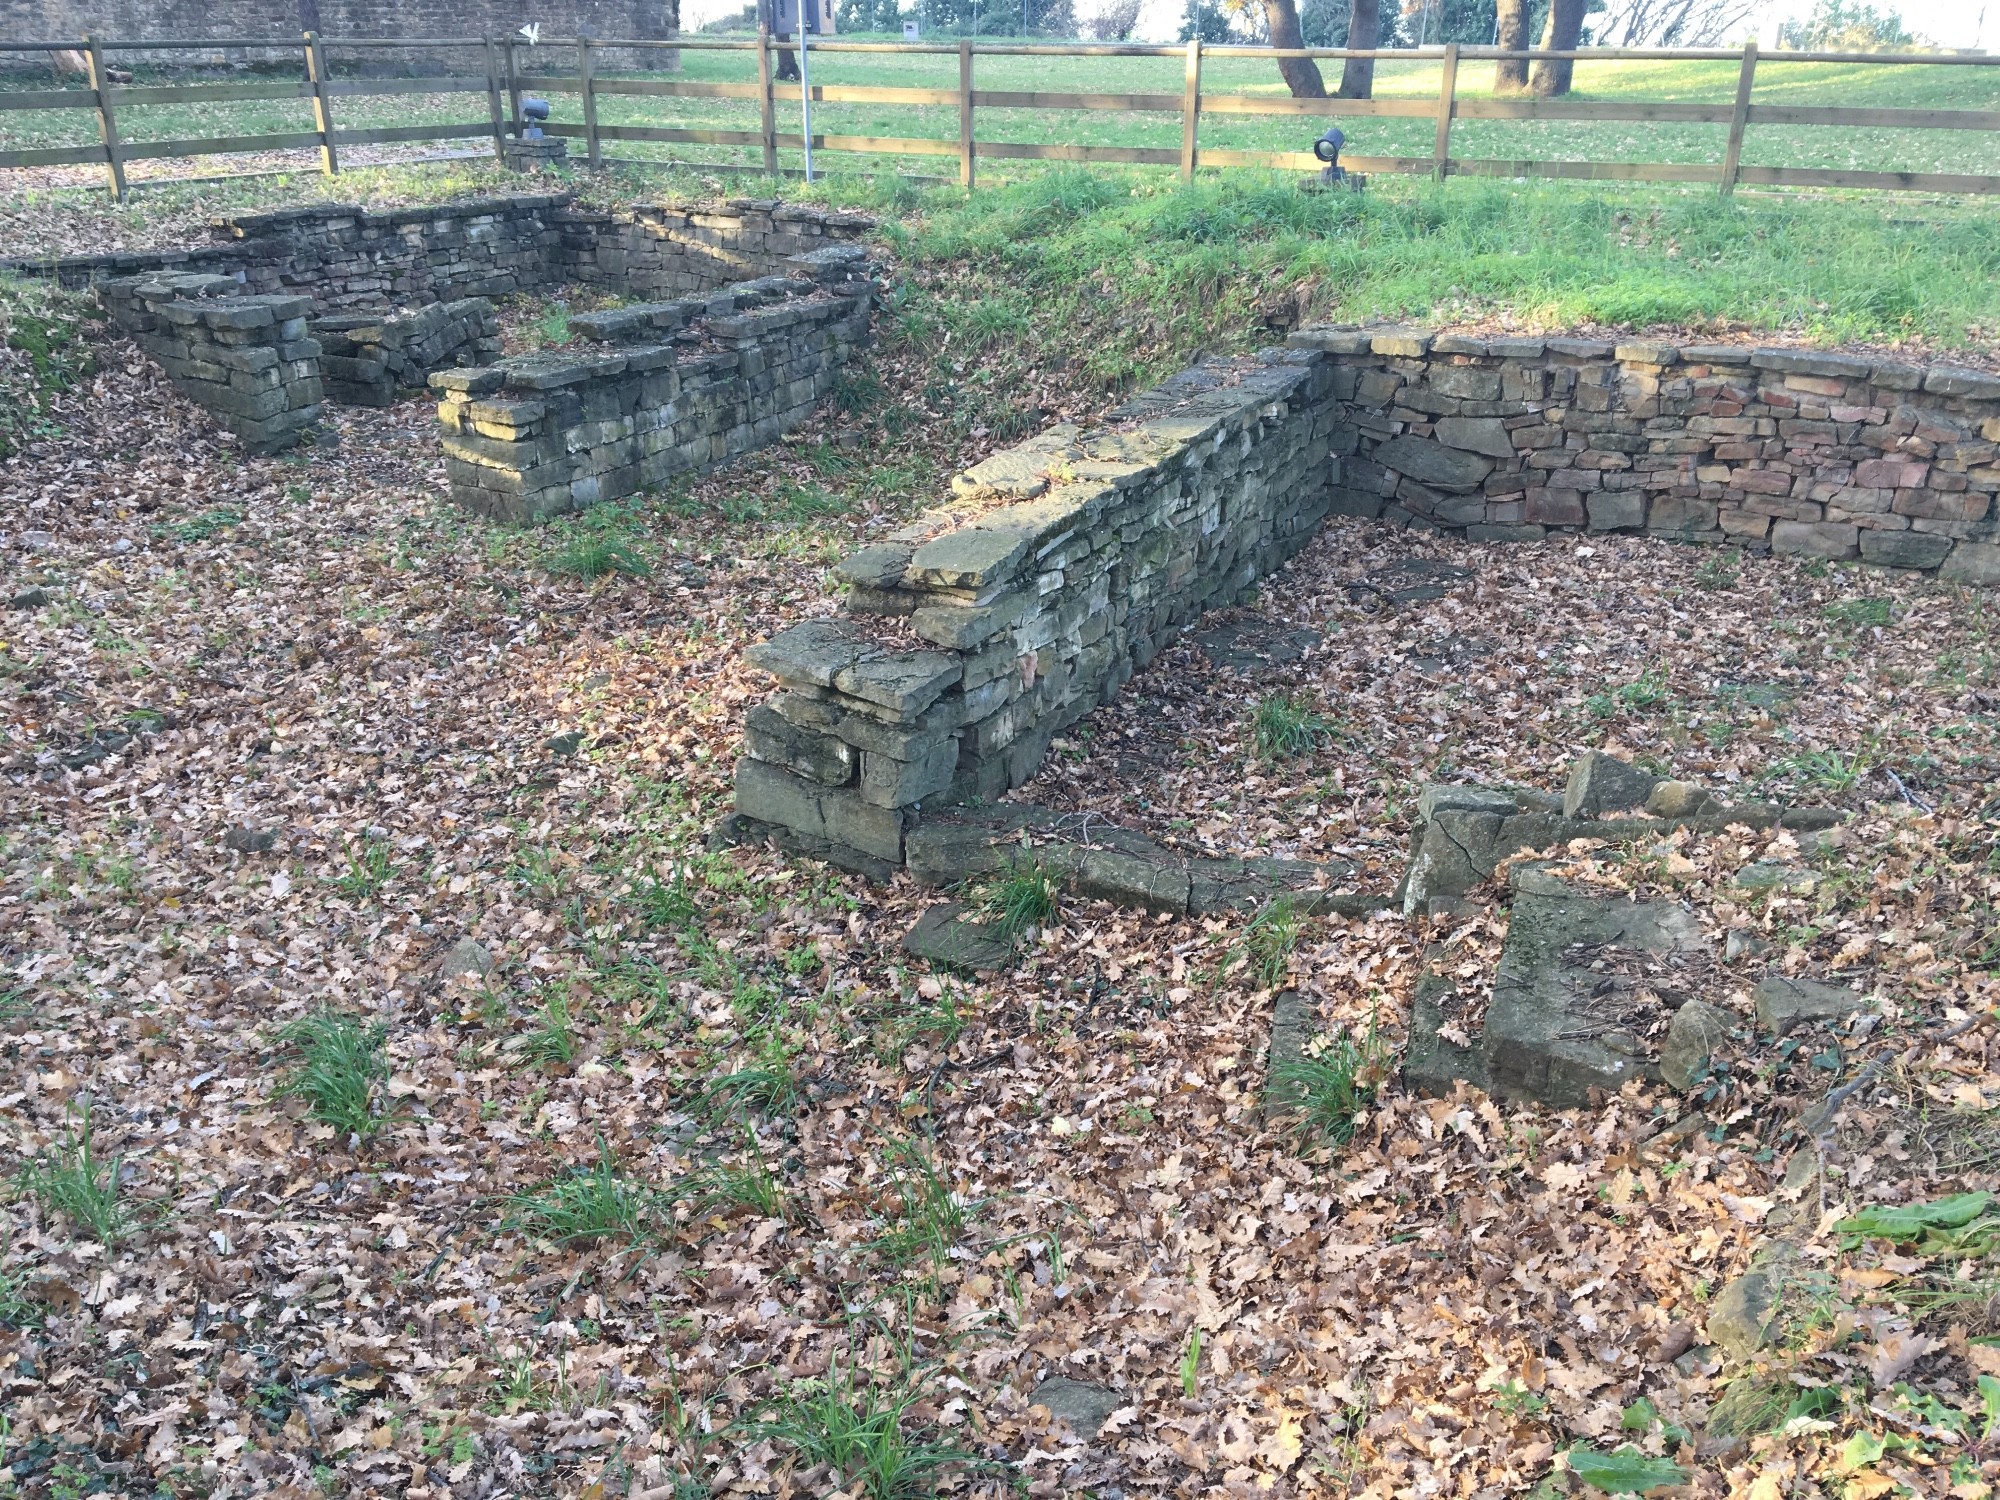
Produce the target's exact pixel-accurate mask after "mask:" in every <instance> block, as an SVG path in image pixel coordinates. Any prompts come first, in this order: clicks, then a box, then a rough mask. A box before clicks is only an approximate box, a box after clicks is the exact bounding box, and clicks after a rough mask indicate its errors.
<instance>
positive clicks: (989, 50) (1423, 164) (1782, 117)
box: [0, 32, 2000, 198]
mask: <svg viewBox="0 0 2000 1500" xmlns="http://www.w3.org/2000/svg"><path fill="white" fill-rule="evenodd" d="M327 45H328V44H327V42H326V41H325V40H324V39H323V38H321V37H318V36H316V35H314V34H313V33H311V32H307V33H305V34H304V35H303V36H302V37H301V38H300V40H298V41H296V42H292V41H282V42H280V41H272V40H270V39H269V38H261V39H253V40H242V39H223V40H202V41H179V40H172V41H144V42H113V41H101V40H99V39H97V38H94V37H92V38H86V39H85V40H84V43H83V45H82V47H81V48H78V47H77V46H76V44H75V43H67V42H7V41H0V52H47V53H55V52H59V51H81V52H82V53H83V55H84V57H85V60H86V62H87V64H88V87H86V88H57V89H24V90H13V91H0V111H5V110H36V109H89V110H94V111H95V112H96V115H97V123H98V128H99V135H100V140H99V142H98V143H97V144H95V145H88V146H53V147H40V148H31V149H25V150H13V151H0V168H6V167H40V166H61V165H75V164H78V163H102V164H103V166H104V168H105V170H106V173H107V176H108V178H109V182H110V187H111V191H112V192H113V194H115V195H116V196H118V197H121V198H122V197H123V196H124V194H125V164H126V163H127V162H129V161H135V160H140V159H156V158H162V157H195V156H213V155H222V154H226V153H230V152H247V151H279V150H289V149H297V148H308V147H309V148H317V150H318V152H319V157H320V165H321V168H322V170H324V171H326V172H328V173H335V172H338V171H339V170H340V151H341V148H342V147H344V146H352V145H363V144H376V143H384V142H398V141H433V140H452V139H471V138H477V137H490V138H491V140H492V142H493V146H494V151H495V153H496V154H499V153H500V150H501V146H502V144H503V142H504V141H505V140H506V138H507V136H508V135H509V134H510V133H518V132H519V130H520V127H521V97H522V94H523V93H524V92H528V91H533V92H535V93H540V94H575V95H578V96H580V98H581V101H582V116H583V119H582V123H581V124H568V123H554V122H551V123H549V124H546V125H544V126H543V129H544V130H545V131H546V132H547V133H548V134H550V135H555V136H565V137H569V138H573V139H578V140H581V141H582V142H583V143H584V147H585V152H586V155H587V158H588V160H589V163H590V165H592V166H593V167H594V166H599V165H601V164H602V163H603V162H604V160H605V151H604V147H605V145H606V144H607V143H610V142H621V141H649V142H664V143H669V144H680V145H717V146H754V147H759V148H761V151H762V155H763V163H764V167H765V169H766V170H767V171H775V170H776V169H777V166H778V152H779V151H780V150H785V149H792V150H796V149H800V148H802V147H803V146H804V145H805V144H806V142H805V138H804V136H803V135H799V134H788V133H786V132H783V131H780V130H779V129H778V128H777V112H778V109H779V107H780V105H781V103H782V102H784V101H785V100H787V99H790V98H792V97H794V96H795V95H796V92H797V90H796V86H795V85H791V84H779V83H777V82H776V72H777V69H776V67H775V66H774V57H775V56H776V54H778V53H780V52H784V51H795V50H796V48H795V47H794V46H791V45H789V44H780V43H777V42H774V41H773V40H771V39H770V38H769V37H762V38H758V39H755V40H719V39H709V38H697V37H685V38H675V39H673V40H671V41H618V40H604V39H599V38H591V37H577V38H567V39H545V40H543V41H542V42H541V43H540V46H539V47H538V48H535V49H533V50H534V51H536V52H539V53H541V54H546V53H547V51H548V50H549V49H550V48H552V47H557V48H572V49H574V50H575V53H576V56H577V67H576V69H575V71H574V72H560V73H557V72H543V71H524V70H522V68H521V66H520V64H521V61H522V59H521V55H520V48H521V46H522V44H521V43H519V42H516V41H513V40H503V39H495V38H480V37H458V38H449V37H447V38H429V39H417V40H412V39H408V38H398V39H386V38H360V39H340V40H339V41H338V42H337V43H336V45H338V46H339V47H341V48H343V49H346V48H357V49H370V48H386V49H394V50H398V51H411V50H424V49H441V48H457V49H469V50H473V51H476V52H479V53H481V54H483V56H484V59H485V70H484V73H483V75H477V74H476V75H471V76H443V77H416V78H364V79H336V78H333V77H331V76H330V75H329V73H328V70H327V65H326V47H327ZM237 48H241V49H251V50H255V51H257V52H258V53H260V54H262V55H267V56H268V55H270V54H272V53H274V52H282V51H283V50H287V49H295V50H296V51H297V52H298V53H299V54H300V60H301V63H302V72H303V76H302V78H301V79H300V80H299V81H296V82H286V81H281V80H272V81H267V82H249V83H204V84H174V85H163V86H137V87H134V86H121V85H118V84H115V83H112V82H111V81H110V80H109V78H108V76H107V74H106V67H105V56H106V54H107V53H115V52H120V51H145V52H148V53H158V52H163V51H171V50H174V49H186V50H200V51H202V52H209V53H212V52H215V51H217V50H226V49H237ZM613 48H615V49H618V50H619V51H620V52H624V53H633V52H637V53H644V52H646V51H648V50H674V51H697V50H712V51H751V52H754V53H755V54H756V63H757V81H756V82H755V83H711V82H696V81H691V80H682V79H671V78H610V77H600V76H598V74H597V70H596V66H595V59H596V58H597V57H598V56H599V55H601V54H603V53H604V52H606V51H608V50H610V49H613ZM812 50H813V51H814V52H815V53H822V52H824V53H869V52H878V53H897V54H905V55H908V54H926V53H929V54H937V55H942V56H950V55H954V54H955V55H956V56H957V59H958V87H956V88H905V87H890V86H885V85H861V84H824V85H814V86H813V89H812V97H813V100H814V101H815V102H816V103H827V104H841V103H846V104H904V105H919V106H923V105H946V106H956V108H957V110H958V120H959V128H958V135H957V138H956V139H955V140H953V139H941V138H937V137H926V136H857V135H839V134H820V133H818V132H815V133H814V135H813V137H812V147H813V150H814V151H815V152H826V151H833V152H841V151H847V152H864V153H868V154H871V155H908V156H931V157H955V158H957V162H958V178H959V181H960V183H961V184H962V185H963V186H965V187H967V188H970V187H971V186H972V185H973V183H974V179H975V164H976V162H977V161H978V160H979V159H980V158H982V157H983V158H986V159H988V160H1003V161H1005V160H1012V161H1067V162H1106V163H1121V164H1138V165H1153V166H1172V167H1178V168H1179V170H1180V173H1181V176H1182V177H1184V178H1188V177H1192V176H1193V175H1194V171H1195V168H1196V167H1197V166H1203V167H1255V168H1265V169H1271V168H1277V169H1281V170H1306V171H1312V170H1317V169H1318V167H1319V165H1320V164H1319V162H1318V161H1317V160H1315V159H1314V157H1313V156H1312V155H1311V154H1310V153H1309V152H1303V151H1241V150H1222V149H1215V148H1208V149H1203V148H1202V147H1201V146H1200V145H1199V143H1198V140H1197V136H1198V130H1199V124H1200V120H1201V117H1202V116H1203V115H1204V114H1208V115H1219V114H1260V115H1291V116H1307V117H1313V116H1326V117H1340V118H1343V119H1346V118H1366V117H1371V116H1373V117H1401V118H1416V119H1429V120H1435V122H1436V132H1435V137H1434V144H1433V147H1432V150H1431V153H1430V154H1429V155H1428V156H1351V157H1343V158H1342V160H1343V164H1344V165H1347V166H1349V167H1351V168H1352V169H1353V170H1355V171H1358V172H1389V173H1418V174H1423V175H1427V176H1433V177H1440V178H1441V177H1446V176H1481V177H1571V178H1594V179H1623V180H1630V181H1639V182H1689V183H1713V184H1715V185H1716V187H1717V188H1718V190H1719V191H1721V192H1722V193H1725V194H1727V193H1730V192H1732V191H1733V190H1734V189H1735V188H1736V187H1737V186H1738V185H1739V184H1750V185H1755V186H1776V187H1810V188H1829V187H1830V188H1877V189H1904V190H1919V191H1930V192H1945V193H2000V176H1995V175H1984V174H1975V173H1949V172H1898V171H1863V170H1848V169H1836V168H1826V167H1769V166H1756V165H1746V164H1745V163H1744V161H1743V141H1744V135H1745V132H1746V131H1747V130H1748V129H1749V128H1750V127H1751V126H1754V125H1805V126H1820V127H1831V128H1835V129H1843V130H1844V129H1855V128H1864V127H1891V128H1904V129H1933V130H2000V109H1878V108H1846V107H1843V106H1839V105H1774V104H1755V103H1752V102H1751V99H1752V90H1753V87H1754V84H1755V80H1756V74H1757V65H1758V51H1757V46H1756V44H1755V43H1754V42H1752V43H1750V44H1748V45H1746V46H1745V47H1743V48H1742V49H1741V50H1740V51H1735V50H1728V51H1718V50H1702V49H1679V50H1665V49H1642V48H1592V49H1584V50H1580V51H1571V52H1545V51H1530V52H1503V51H1501V50H1499V49H1497V48H1492V47H1461V46H1459V45H1457V44H1455V43H1454V44H1452V45H1450V46H1446V47H1442V48H1437V47H1432V48H1420V49H1414V50H1403V51H1368V52H1362V51H1346V50H1341V49H1337V48H1320V47H1308V48H1277V47H1223V48H1204V47H1203V45H1202V44H1201V43H1200V42H1198V41H1196V42H1189V43H1188V44H1187V45H1186V46H1185V47H1157V46H1139V45H1127V44H1096V45H1093V44H1082V43H1077V44H1060V43H1051V44H1022V43H1005V44H991V43H981V44H977V45H975V44H974V43H972V42H959V43H957V44H956V45H951V44H938V43H898V42H837V41H836V42H822V43H817V44H814V46H813V48H812ZM1217 55H1222V56H1227V57H1230V58H1268V59H1272V60H1277V59H1283V58H1306V57H1309V58H1314V59H1322V60H1325V59H1346V58H1373V59H1378V60H1385V61H1396V60H1402V61H1426V62H1431V63H1436V64H1438V66H1439V89H1438V94H1437V96H1436V97H1435V98H1422V97H1418V98H1388V99H1340V98H1329V99H1294V98H1288V97H1284V96H1280V95H1262V94H1236V93H1207V92H1204V91H1203V89H1202V62H1203V59H1204V57H1214V56H1217ZM990 56H1033V57H1155V58H1158V57H1170V58H1180V59H1184V60H1185V65H1186V72H1185V81H1184V86H1183V87H1182V89H1181V90H1180V91H1179V92H1177V93H1067V92H1042V91H1023V90H1015V89H982V88H979V87H977V86H976V83H975V68H976V64H977V60H978V59H979V58H981V57H990ZM1772 56H1773V58H1775V59H1781V60H1782V61H1784V62H1786V63H1801V62H1803V63H1841V64H1857V63H1859V64H1879V65H1925V66H1957V67H1992V66H1995V65H2000V56H1986V55H1983V54H1955V53H1916V54H1891V53H1845V52H1785V53H1779V54H1772ZM1509 57H1511V58H1521V59H1526V60H1529V61H1541V60H1544V59H1570V60H1574V61H1580V62H1595V61H1612V60H1621V59H1630V60H1647V61H1672V62H1689V61H1730V62H1736V63H1737V64H1738V65H1739V71H1738V74H1737V85H1736V96H1735V100H1734V102H1733V103H1731V104H1697V103H1674V102H1656V101H1645V100H1615V99H1614V100H1577V99H1561V98H1558V99H1539V98H1466V97H1461V96H1460V95H1459V93H1458V87H1457V81H1458V74H1459V68H1460V66H1461V65H1462V64H1465V63H1471V62H1493V61H1497V60H1499V59H1502V58H1509ZM419 93H421V94H439V93H467V94H483V95H484V96H485V102H486V117H485V118H484V119H481V120H476V121H467V122H464V123H460V124H436V125H399V126H389V127H384V128H377V129H370V130H343V129H340V128H339V127H338V126H337V125H336V124H335V123H334V104H335V101H336V100H338V99H341V98H348V97H354V96H360V95H382V94H419ZM611 95H623V96H639V97H656V98H697V99H702V98H707V99H745V100H755V101H756V102H757V104H758V106H759V127H758V129H756V130H754V131H752V130H704V129H691V128H685V127H674V126H654V125H618V124H606V123H600V122H599V120H598V108H597V106H598V101H599V99H600V98H603V97H606V96H611ZM259 99H309V100H311V101H312V107H313V121H314V128H313V129H312V130H310V131H296V132H283V133H270V134H264V135H246V136H218V137H212V138H208V139H197V140H171V141H144V142H139V141H127V140H124V139H122V138H121V136H120V134H119V127H118V111H119V108H120V107H121V106H124V105H140V104H188V103H219V102H228V101H233V100H259ZM982 109H1037V110H1118V111H1141V112H1144V111H1152V112H1160V113H1166V114H1178V115H1179V116H1180V118H1181V143H1180V146H1179V148H1178V149H1174V148H1171V147H1164V146H1084V145H1073V144H1050V143H1038V142H1025V141H996V140H981V139H979V138H978V135H977V133H976V129H975V122H976V120H977V116H978V112H979V111H980V110H982ZM1458 120H1568V121H1592V122H1603V121H1611V122H1618V121H1625V122H1632V123H1641V124H1643V123H1647V122H1674V123H1681V124H1685V123H1694V124H1714V125H1725V126H1727V127H1728V136H1727V140H1726V144H1725V147H1724V151H1723V158H1722V160H1721V161H1720V162H1692V163H1689V162H1603V161H1570V160H1505V159H1495V158H1468V157H1458V156H1453V155H1452V154H1451V140H1452V126H1453V123H1454V122H1455V121H1458Z"/></svg>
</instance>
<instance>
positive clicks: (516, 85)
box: [501, 37, 521, 141]
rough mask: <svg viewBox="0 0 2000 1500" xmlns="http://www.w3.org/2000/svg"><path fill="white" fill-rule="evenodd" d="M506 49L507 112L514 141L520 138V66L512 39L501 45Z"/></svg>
mask: <svg viewBox="0 0 2000 1500" xmlns="http://www.w3.org/2000/svg"><path fill="white" fill-rule="evenodd" d="M501 45H502V46H504V47H505V48H506V49H507V110H508V116H509V118H511V119H512V120H513V122H514V125H513V132H514V139H515V140H517V141H518V140H519V139H520V138H521V65H520V62H519V60H518V59H517V58H516V57H515V56H514V39H513V38H512V37H509V38H507V40H506V41H505V42H503V43H502V44H501Z"/></svg>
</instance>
